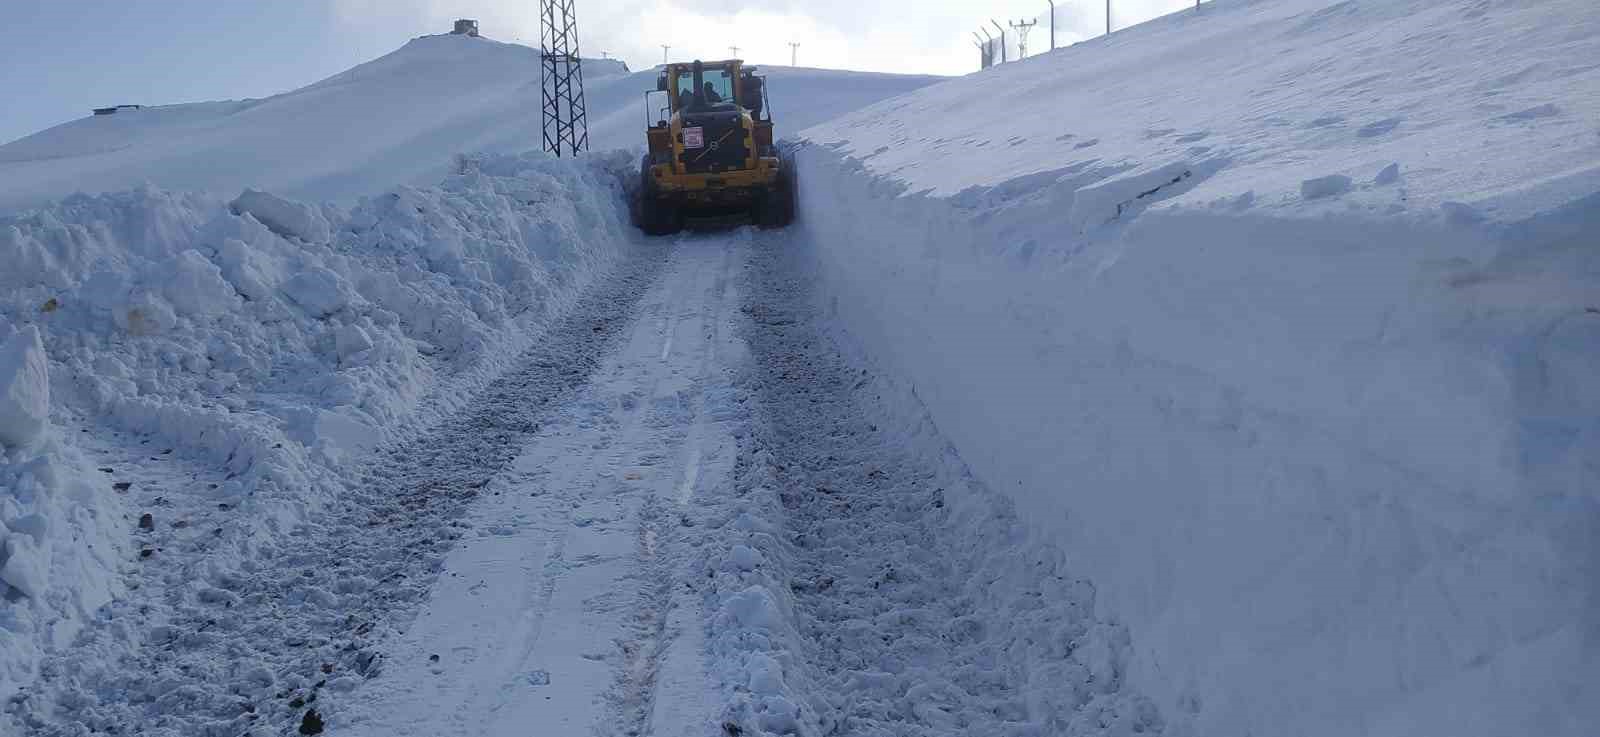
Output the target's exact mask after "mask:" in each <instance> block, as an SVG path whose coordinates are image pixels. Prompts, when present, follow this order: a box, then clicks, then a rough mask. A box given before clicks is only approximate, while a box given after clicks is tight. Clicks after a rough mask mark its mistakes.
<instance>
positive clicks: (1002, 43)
mask: <svg viewBox="0 0 1600 737" xmlns="http://www.w3.org/2000/svg"><path fill="white" fill-rule="evenodd" d="M1106 2H1108V3H1109V2H1111V0H1106ZM989 24H990V25H992V26H994V29H995V30H996V31H999V32H1000V63H1001V64H1004V63H1006V29H1004V28H1001V27H1000V24H999V23H996V22H994V19H993V18H990V19H989Z"/></svg>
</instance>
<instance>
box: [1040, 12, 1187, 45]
mask: <svg viewBox="0 0 1600 737" xmlns="http://www.w3.org/2000/svg"><path fill="white" fill-rule="evenodd" d="M1044 1H1045V2H1047V3H1050V50H1051V51H1055V50H1056V0H1044ZM1194 2H1195V6H1196V7H1199V5H1200V0H1194Z"/></svg>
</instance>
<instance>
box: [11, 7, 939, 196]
mask: <svg viewBox="0 0 1600 737" xmlns="http://www.w3.org/2000/svg"><path fill="white" fill-rule="evenodd" d="M767 71H768V72H769V74H770V77H769V79H770V81H771V87H770V93H771V95H772V100H773V105H774V107H775V112H776V113H777V116H778V125H779V127H780V131H779V133H780V135H782V134H783V133H785V132H788V131H796V130H799V129H800V128H802V127H806V126H809V125H812V124H815V123H819V122H822V121H824V120H827V119H829V118H831V117H833V116H835V115H838V114H840V113H844V112H848V111H850V110H854V109H856V108H858V107H861V106H864V105H867V104H869V103H872V102H876V101H878V100H881V99H884V98H886V97H891V96H893V95H895V94H898V93H900V92H904V91H907V90H911V89H915V88H917V87H921V86H924V85H927V84H929V83H931V82H934V81H936V80H937V79H938V78H936V77H920V76H903V75H885V74H863V73H856V72H836V71H827V70H812V69H791V68H783V67H778V68H771V69H768V70H767ZM584 73H585V80H584V81H585V97H586V102H587V106H588V113H589V118H590V121H591V123H590V144H591V148H592V149H593V150H595V151H605V150H609V149H613V148H628V149H634V148H639V147H642V146H643V140H644V139H643V132H642V129H643V126H644V119H645V110H644V100H643V95H644V92H645V91H646V90H653V89H655V74H656V72H655V70H653V69H651V70H644V71H640V72H636V73H631V74H630V73H628V72H627V71H625V69H624V67H623V66H622V65H621V64H620V63H619V62H616V61H603V60H588V61H586V62H585V65H584ZM538 75H539V56H538V52H537V50H535V49H530V48H528V47H526V46H520V45H516V44H505V43H499V42H496V41H492V40H489V39H486V38H471V37H468V36H453V35H444V36H424V37H422V38H418V39H415V40H413V41H411V42H410V43H408V44H406V45H405V46H404V47H403V48H401V49H399V50H398V51H395V52H394V53H392V54H389V55H387V56H384V57H382V58H379V59H376V60H374V61H371V62H369V63H366V64H363V65H361V66H358V67H355V68H354V69H351V70H349V71H346V72H343V73H340V74H337V75H335V76H333V77H330V78H328V79H325V80H323V81H321V82H318V83H316V84H312V85H309V86H307V87H304V88H301V89H299V90H295V91H293V92H289V93H285V94H282V95H277V96H275V97H270V98H266V99H262V100H244V101H235V102H208V103H198V104H189V105H171V106H161V107H151V108H145V109H143V110H136V111H128V112H122V113H118V114H116V115H108V116H94V117H87V118H83V119H80V120H76V121H73V122H70V123H66V124H64V125H60V126H57V127H55V128H51V129H49V130H46V131H42V132H40V133H37V134H35V135H32V136H29V137H27V138H23V139H21V140H18V141H15V142H12V143H10V144H7V145H5V146H0V213H5V212H10V211H15V210H18V209H20V208H23V207H30V206H37V205H41V204H44V203H46V202H48V201H49V200H52V199H56V198H59V197H63V196H66V195H68V194H72V193H74V192H78V191H83V192H89V193H98V192H108V191H116V190H120V189H127V188H129V187H134V186H138V185H140V184H143V183H146V182H150V183H154V184H155V185H157V186H159V187H163V188H166V189H174V190H184V191H208V192H213V193H216V194H219V195H223V196H227V197H232V196H234V195H236V194H238V192H239V191H240V190H241V189H243V188H245V187H256V188H261V189H267V190H270V191H272V192H274V193H276V194H279V195H281V196H286V197H291V198H295V199H301V200H309V201H317V202H320V201H322V200H336V201H340V202H342V203H350V202H353V201H354V200H355V199H356V198H357V197H360V196H363V195H371V194H377V193H379V192H381V191H382V190H383V189H385V188H387V187H390V186H393V185H395V184H402V183H404V184H432V183H434V182H436V181H438V179H439V178H440V177H442V176H444V175H445V174H446V173H448V171H449V166H450V163H451V161H452V157H453V156H454V155H455V154H457V153H461V152H491V153H516V152H521V151H526V150H529V149H537V148H538V147H539V140H540V139H539V135H540V133H539V125H540V124H539V85H538V79H539V76H538Z"/></svg>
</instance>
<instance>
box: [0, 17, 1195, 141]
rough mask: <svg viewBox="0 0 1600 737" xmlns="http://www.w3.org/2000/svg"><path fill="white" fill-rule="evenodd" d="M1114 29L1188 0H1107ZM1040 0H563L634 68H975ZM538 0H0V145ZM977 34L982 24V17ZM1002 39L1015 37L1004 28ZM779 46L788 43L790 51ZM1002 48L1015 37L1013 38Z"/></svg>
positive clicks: (600, 46)
mask: <svg viewBox="0 0 1600 737" xmlns="http://www.w3.org/2000/svg"><path fill="white" fill-rule="evenodd" d="M1112 3H1113V10H1112V17H1113V25H1114V27H1122V26H1126V25H1131V24H1132V23H1136V22H1140V21H1143V20H1147V19H1149V18H1152V17H1155V16H1157V15H1160V14H1163V13H1166V12H1171V11H1174V10H1179V9H1182V8H1185V7H1192V5H1193V3H1192V0H1112ZM1056 5H1057V7H1058V8H1059V10H1058V13H1057V16H1056V19H1057V42H1058V44H1060V45H1065V44H1067V43H1070V42H1072V41H1074V40H1079V39H1082V38H1087V37H1090V36H1093V35H1097V34H1099V33H1100V32H1101V31H1102V30H1103V28H1104V24H1105V9H1104V3H1103V1H1102V0H1056ZM1047 13H1048V10H1047V5H1046V2H1045V0H986V1H985V2H981V3H980V2H974V1H973V0H920V1H913V0H745V2H742V3H740V2H729V1H728V0H604V1H602V0H577V15H578V29H579V39H580V50H581V51H582V53H583V55H584V56H586V57H589V56H600V55H601V54H602V53H605V54H607V55H609V56H611V57H614V58H620V59H622V60H624V61H626V62H627V63H628V65H629V66H630V67H632V68H634V69H639V68H643V67H648V66H650V65H652V64H656V63H659V62H660V61H661V58H662V49H661V46H662V45H663V44H667V45H670V46H671V47H672V48H671V56H672V58H673V59H674V60H683V59H692V58H697V57H698V58H726V57H728V56H731V55H732V51H731V49H730V47H732V46H738V47H739V56H740V57H742V58H744V59H746V60H748V61H751V62H753V63H757V64H787V63H789V60H790V54H791V51H793V52H794V53H795V54H796V60H797V61H798V62H799V64H800V65H801V66H817V67H828V68H836V69H855V70H862V71H883V72H907V73H923V74H966V73H969V72H972V71H976V69H977V66H978V51H977V49H975V48H974V47H973V45H972V44H973V42H972V35H971V34H972V32H973V31H974V30H976V29H977V28H978V27H979V26H983V25H987V24H988V21H989V19H990V18H993V19H995V20H998V21H999V22H1000V23H1001V24H1002V25H1009V23H1010V22H1011V21H1013V20H1021V19H1024V18H1041V19H1045V20H1041V22H1040V24H1039V25H1038V26H1036V27H1035V28H1034V29H1033V30H1032V32H1031V33H1030V34H1029V41H1030V43H1029V51H1030V54H1032V53H1039V52H1043V51H1045V50H1047V49H1048V48H1049V46H1050V39H1049V33H1048V32H1047V31H1045V30H1044V29H1045V28H1046V27H1047V25H1048V20H1047ZM537 16H538V2H537V0H270V1H268V0H0V17H3V18H4V19H5V23H4V24H3V26H0V101H3V104H0V143H3V142H7V141H11V140H14V139H17V138H20V137H23V136H26V135H29V134H31V133H34V132H37V131H39V130H43V129H45V128H49V127H51V126H54V125H58V124H60V123H64V122H67V121H68V120H72V119H74V118H78V117H82V116H84V115H87V114H89V111H90V109H91V108H95V107H104V106H108V105H118V104H125V103H137V104H146V105H156V104H171V103H179V102H198V101H205V100H228V99H242V98H252V97H266V96H268V95H273V94H277V93H280V92H287V91H290V90H293V89H296V88H299V87H302V86H304V85H306V84H310V83H312V82H315V81H317V80H319V79H322V78H324V77H328V76H332V75H334V74H337V73H339V72H341V71H344V70H345V69H348V68H350V67H352V66H355V65H356V64H359V63H361V62H364V61H368V60H370V59H373V58H376V57H378V56H382V55H383V54H386V53H389V52H390V51H393V50H395V49H397V48H399V47H400V46H401V45H403V44H404V43H405V42H406V41H407V40H409V39H411V38H413V37H416V36H420V35H425V34H430V33H442V32H445V31H448V30H449V29H450V25H451V21H452V20H453V19H455V18H462V17H465V18H476V19H478V20H479V22H480V24H481V26H482V29H483V34H484V35H485V36H489V37H491V38H494V39H497V40H501V41H512V42H521V43H526V44H529V45H537V41H538V38H537V28H538V24H537V20H538V18H537ZM990 30H991V32H992V31H993V27H992V26H991V27H990ZM1013 39H1014V37H1013ZM790 42H797V43H799V44H800V46H799V48H798V49H795V50H791V48H790V47H789V45H788V44H789V43H790ZM1012 49H1013V53H1015V46H1014V45H1013V46H1012Z"/></svg>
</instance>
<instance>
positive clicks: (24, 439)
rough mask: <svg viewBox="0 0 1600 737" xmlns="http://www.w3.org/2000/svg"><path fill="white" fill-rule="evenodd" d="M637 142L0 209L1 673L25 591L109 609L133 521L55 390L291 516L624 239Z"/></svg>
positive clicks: (418, 423)
mask: <svg viewBox="0 0 1600 737" xmlns="http://www.w3.org/2000/svg"><path fill="white" fill-rule="evenodd" d="M632 165H633V161H632V158H631V156H626V155H623V156H620V157H611V158H606V157H591V158H590V159H587V160H585V161H583V162H573V161H559V160H556V159H553V158H550V157H547V156H544V155H526V156H519V157H487V158H479V159H472V160H464V161H463V162H462V164H461V171H462V173H461V174H458V175H455V176H452V177H450V178H448V179H447V180H446V181H445V182H444V183H443V184H441V185H439V186H437V187H430V188H411V187H401V188H399V189H397V190H394V191H392V192H390V193H388V194H386V195H383V196H380V197H377V198H373V199H370V200H364V201H362V202H361V203H360V204H359V205H357V206H356V207H354V208H352V209H349V210H344V209H341V208H337V207H332V206H313V205H307V204H303V203H297V202H293V201H290V200H286V199H282V198H279V197H277V196H274V195H271V194H268V193H264V192H257V191H246V192H245V193H244V194H243V195H242V196H240V197H239V198H237V199H235V200H233V201H232V202H231V203H225V202H222V201H220V200H217V199H213V198H209V197H205V196H200V195H185V194H175V193H169V192H164V191H160V190H155V189H143V190H136V191H131V192H120V193H113V194H106V195H96V196H87V195H78V196H75V197H71V198H68V199H67V200H65V201H63V202H61V203H59V204H57V205H54V206H51V207H48V208H44V209H41V210H37V211H32V212H29V213H26V214H23V215H21V216H17V217H10V218H0V263H6V264H8V265H12V266H13V268H8V269H6V270H5V271H3V272H0V326H3V330H4V332H5V335H8V336H10V342H9V343H8V344H7V347H6V348H5V349H4V351H0V444H4V446H5V448H6V451H7V454H8V455H7V457H6V458H7V459H6V463H5V465H4V466H0V515H3V516H4V520H5V522H6V526H7V527H8V528H9V529H10V530H11V535H10V536H9V537H7V538H6V544H7V545H8V547H7V550H9V551H12V552H10V553H9V554H8V555H7V558H6V567H5V568H4V570H3V571H0V578H3V579H4V580H5V581H6V582H7V584H8V585H9V586H11V587H12V588H15V589H17V590H19V591H22V592H23V594H24V595H25V596H26V597H28V598H27V599H24V600H18V599H15V598H8V599H3V600H0V635H4V634H6V633H7V632H10V633H11V635H12V636H11V638H10V639H9V640H5V639H0V661H4V662H6V663H7V667H8V668H11V671H9V672H8V673H7V674H6V675H5V677H6V678H8V679H21V677H22V675H24V674H25V672H26V670H27V669H28V668H30V667H31V663H32V662H33V660H34V655H36V652H37V650H36V648H37V647H38V646H39V645H40V644H41V643H40V642H39V640H40V638H43V637H45V635H44V634H40V633H39V632H37V631H34V630H30V629H29V627H30V626H31V625H29V624H28V623H27V622H28V621H25V620H22V619H19V618H20V617H23V616H24V614H25V613H26V612H27V611H33V610H32V609H28V607H32V606H34V605H33V604H31V603H30V602H31V601H32V600H33V599H35V598H38V597H40V596H42V597H43V598H44V599H45V600H47V601H52V602H57V605H56V608H55V609H54V610H52V611H53V612H55V614H56V615H57V616H61V617H67V618H69V619H75V618H78V617H81V615H82V614H83V613H84V612H87V611H90V610H92V609H93V607H94V606H95V605H97V604H98V603H100V602H103V601H104V600H105V599H106V597H107V596H108V595H109V594H108V591H109V587H110V586H111V581H112V578H113V576H112V574H113V572H114V569H115V567H116V562H117V561H118V560H119V559H120V556H121V542H120V541H124V540H126V539H127V537H128V534H129V530H128V529H122V528H119V529H117V530H116V531H115V534H110V533H108V532H107V531H106V530H103V529H101V526H102V525H104V524H107V523H109V522H111V521H113V520H115V521H118V524H121V523H120V520H121V513H120V511H118V510H117V508H116V507H115V505H114V503H113V501H112V500H111V499H109V498H107V497H106V496H105V495H104V494H103V493H102V492H106V491H108V490H109V488H108V487H109V481H106V480H105V479H100V480H98V481H97V482H95V483H92V484H85V483H79V481H81V480H82V479H83V478H85V477H83V476H82V475H80V474H78V473H77V471H78V466H79V465H81V463H79V461H77V458H78V456H77V455H76V454H75V451H73V450H72V449H71V447H69V446H68V445H67V444H66V443H63V442H62V441H61V440H60V439H59V438H58V437H57V436H56V435H55V434H53V433H52V432H50V431H49V429H48V427H47V415H48V413H49V412H54V413H56V414H57V415H59V416H61V417H64V418H66V419H67V421H69V422H74V423H76V422H82V423H84V424H86V425H90V426H97V427H107V426H108V427H109V428H114V429H117V430H121V431H128V432H132V433H135V434H138V435H143V436H145V437H146V439H147V440H153V441H158V442H159V444H160V445H161V446H163V447H169V448H176V449H179V450H180V451H182V452H181V454H180V456H179V457H187V458H190V459H197V460H199V461H201V462H202V463H205V464H206V465H209V466H213V467H218V468H222V469H225V471H226V473H227V480H226V481H225V483H222V484H220V485H219V486H218V488H216V489H215V490H214V492H213V493H212V497H211V498H210V499H209V500H206V499H201V500H199V502H197V503H203V504H204V505H206V506H211V505H215V504H217V503H225V504H226V505H227V507H229V508H236V509H237V510H238V515H239V517H238V519H240V520H242V521H243V525H242V529H244V530H246V533H245V536H244V537H245V538H248V537H249V536H251V535H254V534H256V533H258V532H259V533H263V534H269V535H276V534H282V533H286V532H288V531H290V530H291V529H293V528H294V527H295V526H297V525H300V524H302V523H303V522H305V521H306V520H307V519H308V517H309V516H310V515H313V514H315V513H316V512H317V510H318V509H320V508H321V507H322V506H323V505H325V504H326V503H327V501H328V500H329V499H331V498H332V497H333V496H334V495H335V494H337V493H338V490H339V488H340V481H341V479H342V478H343V477H344V474H345V473H346V472H347V471H348V470H349V468H348V464H347V463H346V462H347V461H348V460H349V459H350V458H351V457H352V455H353V454H358V453H360V452H362V451H364V450H366V449H368V448H370V447H372V446H373V445H375V444H377V443H380V442H384V441H386V440H390V439H396V438H397V437H398V434H399V433H403V432H409V431H416V430H419V429H421V428H422V427H424V426H426V425H427V424H428V423H430V422H431V421H433V420H434V419H436V418H438V417H441V416H443V415H444V414H445V413H448V412H449V411H450V410H451V408H452V407H454V406H456V405H457V404H459V402H460V401H462V399H463V397H464V395H465V393H466V392H468V391H470V390H471V389H472V388H473V387H474V386H475V385H478V384H481V383H482V382H484V381H487V380H488V379H489V378H491V377H492V376H493V375H495V374H496V373H498V372H500V371H502V370H503V369H504V368H505V367H506V365H507V361H509V360H510V359H511V358H512V357H514V356H515V355H516V354H517V353H518V352H520V350H521V349H522V348H523V347H524V346H526V345H527V344H528V342H529V341H530V340H531V339H532V338H533V336H534V335H536V334H537V331H538V330H540V329H541V327H542V326H543V325H545V324H547V323H548V322H549V321H550V320H551V319H553V318H555V317H557V316H559V315H560V314H561V313H562V312H563V310H564V309H565V307H566V305H567V304H568V303H569V302H570V300H571V299H572V298H573V297H574V296H575V295H576V294H577V293H578V292H579V290H580V289H581V288H582V287H583V286H585V285H586V284H588V283H589V282H590V281H591V280H592V279H593V278H594V277H595V276H596V275H597V274H598V273H600V272H602V271H604V270H606V269H608V268H609V267H610V265H611V264H612V263H614V262H615V261H616V260H617V259H618V258H619V257H620V256H621V255H622V253H623V251H624V250H625V249H626V248H627V247H628V245H627V244H629V243H631V239H632V236H631V230H630V228H629V226H628V222H627V218H626V212H625V209H624V205H623V204H622V203H623V196H622V191H621V184H620V182H621V181H622V177H623V176H628V177H631V172H632ZM12 326H21V327H20V330H19V329H18V328H15V327H12ZM12 333H14V335H12ZM46 356H48V362H47V361H46ZM424 399H426V400H427V401H424ZM103 487H106V488H103ZM19 505H20V506H19ZM24 533H26V534H24ZM111 541H119V542H116V543H113V542H111ZM230 544H237V545H239V546H240V547H241V550H244V551H245V552H246V553H247V552H248V548H249V545H250V543H249V541H248V540H247V539H241V540H235V541H230ZM77 548H86V549H87V552H84V551H77V552H73V551H74V550H76V549H77ZM52 550H54V551H55V553H54V555H55V558H54V559H52V558H51V557H50V555H51V553H50V551H52ZM244 557H245V558H248V556H247V555H245V556H244ZM222 559H223V560H229V559H228V558H227V556H223V558H222ZM232 564H235V565H237V564H240V560H233V563H232ZM224 565H226V563H224ZM91 569H93V570H91ZM62 571H66V572H65V573H63V572H62ZM61 602H66V603H61ZM67 604H71V606H68V605H67ZM41 611H42V610H41ZM69 612H70V613H71V614H70V616H69ZM63 636H65V635H64V634H60V633H58V634H56V635H52V637H57V638H59V637H63ZM58 644H59V643H58ZM13 656H15V657H13ZM13 666H14V667H13ZM13 685H14V683H10V682H7V683H0V686H7V687H8V688H6V689H5V690H4V691H0V693H7V694H9V693H11V690H12V689H11V688H9V686H13Z"/></svg>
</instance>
